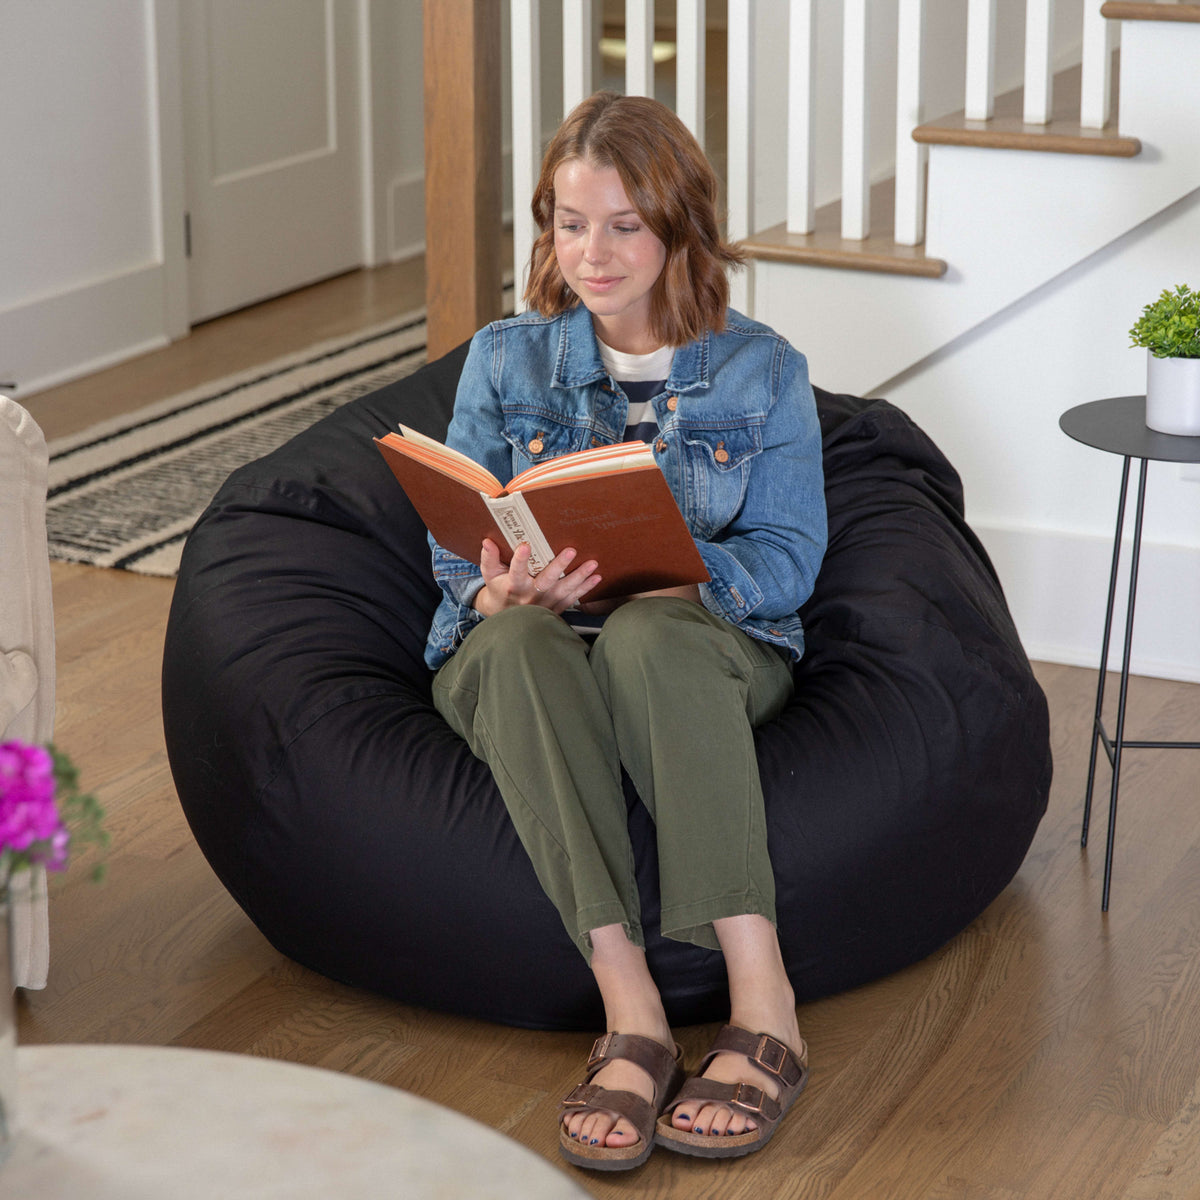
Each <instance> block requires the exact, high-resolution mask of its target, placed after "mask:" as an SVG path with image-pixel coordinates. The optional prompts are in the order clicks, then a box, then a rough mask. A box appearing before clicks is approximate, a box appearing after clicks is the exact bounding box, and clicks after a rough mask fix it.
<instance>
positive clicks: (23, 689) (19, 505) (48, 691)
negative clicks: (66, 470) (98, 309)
mask: <svg viewBox="0 0 1200 1200" xmlns="http://www.w3.org/2000/svg"><path fill="white" fill-rule="evenodd" d="M46 469H47V454H46V439H45V438H44V437H43V436H42V431H41V430H40V429H39V428H38V426H37V424H36V422H35V421H34V420H33V418H32V417H31V416H30V415H29V413H27V412H26V411H25V409H23V408H22V407H21V406H20V405H19V404H17V403H16V401H15V400H11V399H9V398H8V397H7V396H0V741H11V740H13V739H18V738H19V739H20V740H22V741H26V742H39V743H44V742H48V741H50V739H51V737H52V736H53V733H54V607H53V601H52V597H51V593H50V558H49V554H48V553H47V550H46ZM9 900H10V909H11V918H10V919H11V933H12V939H13V981H14V983H15V984H16V986H18V987H25V988H42V987H45V986H46V972H47V969H48V967H49V958H50V938H49V922H48V912H47V900H46V878H45V872H44V871H43V870H41V869H40V868H38V869H36V870H34V871H23V872H20V873H19V874H18V875H17V876H15V877H14V879H13V880H12V881H11V883H10V887H9Z"/></svg>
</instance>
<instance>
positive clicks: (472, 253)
mask: <svg viewBox="0 0 1200 1200" xmlns="http://www.w3.org/2000/svg"><path fill="white" fill-rule="evenodd" d="M424 60H425V61H424V69H425V297H426V306H427V308H428V322H429V327H428V337H427V341H428V356H429V359H430V361H432V360H433V359H435V358H439V357H441V355H443V354H445V353H446V352H447V351H448V350H452V349H454V347H455V346H457V345H458V344H459V343H460V342H463V341H466V339H467V338H469V337H470V336H471V335H472V334H473V333H475V331H476V330H478V329H480V328H482V327H483V326H484V325H486V324H487V323H488V322H489V321H492V320H494V319H495V318H497V317H499V316H500V315H501V311H502V310H501V273H500V236H501V188H500V5H499V4H497V3H495V0H426V2H425V5H424Z"/></svg>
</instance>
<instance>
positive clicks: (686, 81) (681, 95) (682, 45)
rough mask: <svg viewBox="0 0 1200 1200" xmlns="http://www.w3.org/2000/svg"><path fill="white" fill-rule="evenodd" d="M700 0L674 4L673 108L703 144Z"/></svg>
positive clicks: (702, 70) (701, 9)
mask: <svg viewBox="0 0 1200 1200" xmlns="http://www.w3.org/2000/svg"><path fill="white" fill-rule="evenodd" d="M704 70H705V45H704V0H677V3H676V5H675V111H676V112H677V113H678V114H679V119H680V120H681V121H682V122H683V123H684V124H685V125H686V126H687V127H688V129H690V130H691V131H692V134H693V136H694V137H695V139H696V141H698V142H699V143H700V145H701V147H703V145H704Z"/></svg>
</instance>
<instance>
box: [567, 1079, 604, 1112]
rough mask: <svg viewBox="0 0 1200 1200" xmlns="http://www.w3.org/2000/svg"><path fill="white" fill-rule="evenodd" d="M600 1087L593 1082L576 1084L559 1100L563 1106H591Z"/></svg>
mask: <svg viewBox="0 0 1200 1200" xmlns="http://www.w3.org/2000/svg"><path fill="white" fill-rule="evenodd" d="M600 1090H601V1089H600V1088H598V1087H597V1086H596V1085H595V1084H594V1083H579V1084H576V1085H575V1086H574V1087H573V1088H572V1089H571V1090H570V1091H569V1092H568V1093H567V1094H566V1095H565V1096H564V1097H563V1098H562V1100H561V1102H560V1103H561V1104H562V1106H563V1107H564V1108H591V1107H592V1101H593V1100H594V1099H595V1098H596V1094H597V1093H598V1092H599V1091H600Z"/></svg>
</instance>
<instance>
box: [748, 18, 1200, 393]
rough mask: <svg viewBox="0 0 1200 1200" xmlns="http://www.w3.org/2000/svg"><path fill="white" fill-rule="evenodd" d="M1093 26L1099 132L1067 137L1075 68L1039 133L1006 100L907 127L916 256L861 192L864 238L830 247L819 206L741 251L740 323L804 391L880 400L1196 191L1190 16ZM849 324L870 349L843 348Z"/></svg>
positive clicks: (885, 208) (1074, 117) (1198, 89)
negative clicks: (745, 293)
mask: <svg viewBox="0 0 1200 1200" xmlns="http://www.w3.org/2000/svg"><path fill="white" fill-rule="evenodd" d="M1101 14H1102V15H1103V17H1104V18H1105V20H1107V21H1113V22H1119V23H1120V50H1119V52H1114V54H1113V60H1114V62H1115V63H1117V64H1118V66H1117V70H1116V73H1115V75H1116V78H1117V80H1118V86H1117V88H1116V95H1117V99H1114V101H1113V103H1112V107H1111V110H1110V113H1109V115H1108V120H1107V122H1106V124H1105V125H1104V127H1103V128H1100V129H1096V128H1089V127H1087V126H1085V125H1083V124H1082V123H1081V119H1080V111H1081V100H1080V87H1081V75H1082V72H1081V70H1080V68H1079V67H1075V68H1073V69H1070V70H1067V71H1065V72H1061V73H1059V74H1058V75H1056V76H1055V77H1054V88H1053V96H1054V108H1053V111H1052V113H1051V114H1050V119H1049V120H1048V121H1047V122H1046V123H1045V124H1032V123H1029V122H1028V121H1027V120H1025V119H1024V116H1023V113H1024V107H1025V90H1024V89H1023V88H1018V89H1016V90H1013V91H1010V92H1008V93H1006V94H1003V95H1001V96H999V97H997V98H996V100H995V104H994V112H993V115H992V116H991V117H990V118H988V119H984V120H977V119H971V118H970V117H968V116H967V114H966V112H965V111H962V112H958V113H955V114H953V115H951V116H947V117H945V118H942V119H939V120H935V121H930V122H927V123H921V124H918V125H917V126H916V127H915V128H914V129H913V131H912V137H913V140H914V141H915V142H917V143H918V144H920V145H923V146H926V147H928V154H929V159H928V175H927V183H926V188H927V195H928V209H927V213H926V218H925V237H924V241H923V243H921V244H918V245H913V246H909V245H901V244H899V243H898V242H896V240H895V238H894V236H893V234H892V232H891V230H890V228H889V220H890V217H889V214H890V212H891V210H892V207H893V200H892V192H893V187H894V184H893V181H892V180H886V181H883V182H880V183H877V184H875V185H874V186H873V187H872V189H871V202H870V211H871V213H872V214H873V215H875V220H874V221H873V223H872V227H871V229H870V231H869V234H868V236H867V237H866V238H864V239H854V238H847V237H845V236H843V234H842V230H841V204H840V202H834V203H832V204H830V205H827V206H825V207H824V208H823V209H819V210H818V211H817V212H816V214H815V221H814V228H813V231H812V232H810V233H795V232H789V230H788V228H787V225H786V223H781V224H777V225H775V226H773V227H771V228H768V229H765V230H762V231H760V232H756V233H754V234H752V235H751V236H750V237H749V238H748V239H747V240H746V244H747V246H748V248H749V249H750V251H751V254H752V255H753V256H754V258H755V260H756V268H755V271H754V276H755V277H754V280H753V283H752V286H751V288H750V296H751V307H752V308H753V311H754V314H755V315H756V316H757V317H759V318H760V319H762V320H765V321H767V322H768V323H769V324H772V325H775V326H776V327H777V328H779V329H780V330H781V331H782V332H784V333H786V334H788V336H790V337H791V338H792V339H793V340H794V341H795V342H796V344H797V345H799V346H801V347H803V348H804V349H805V351H806V353H807V354H808V355H809V358H810V363H811V364H812V367H813V374H814V377H815V378H817V379H823V380H831V381H836V386H837V388H838V389H839V390H844V391H850V392H860V393H864V392H873V391H879V390H880V389H884V390H886V389H887V387H888V384H889V382H890V381H891V380H893V379H895V378H896V377H897V376H899V375H900V374H901V373H903V372H905V371H908V370H910V369H911V368H913V367H914V365H916V364H918V363H920V362H922V361H923V360H925V359H927V358H928V357H929V356H931V355H934V354H935V353H939V352H942V353H944V352H945V351H946V350H947V348H949V347H952V346H953V344H954V343H955V342H956V340H957V339H959V338H962V337H963V336H964V335H966V334H967V333H969V331H971V330H972V329H975V328H977V327H978V326H980V325H981V324H982V323H983V322H985V321H988V320H989V319H991V318H994V317H995V316H996V315H997V314H999V313H1002V312H1003V311H1004V310H1005V309H1006V308H1008V307H1009V306H1011V305H1013V304H1015V303H1016V302H1018V301H1020V300H1021V299H1022V298H1023V297H1026V296H1029V295H1030V294H1032V293H1034V292H1035V291H1036V290H1037V289H1038V288H1040V287H1042V286H1043V285H1045V284H1046V283H1048V282H1049V281H1051V280H1053V279H1055V278H1057V277H1058V276H1060V275H1061V274H1062V273H1063V272H1065V271H1067V270H1068V269H1070V268H1072V267H1073V266H1075V265H1076V264H1079V263H1082V262H1084V261H1085V260H1087V259H1088V258H1089V256H1091V255H1094V254H1096V253H1097V252H1099V251H1101V250H1102V249H1103V248H1104V247H1106V246H1108V245H1110V244H1111V243H1113V242H1114V241H1115V240H1116V239H1118V238H1120V237H1122V236H1123V235H1125V234H1127V233H1128V232H1129V231H1131V230H1134V229H1136V228H1137V227H1138V226H1140V225H1141V224H1142V223H1143V222H1145V221H1147V220H1148V219H1150V218H1151V217H1153V216H1155V215H1156V214H1158V213H1160V212H1162V211H1163V210H1164V209H1166V208H1168V207H1169V206H1170V205H1172V204H1173V203H1175V202H1176V201H1179V200H1180V199H1181V198H1183V197H1186V196H1188V195H1189V194H1191V193H1193V192H1195V191H1196V189H1198V188H1200V4H1173V3H1117V2H1109V3H1105V4H1103V5H1102V7H1101ZM1118 104H1119V111H1118ZM1189 265H1190V267H1191V270H1192V275H1193V276H1194V275H1195V274H1196V267H1197V265H1198V264H1197V263H1196V259H1195V256H1194V255H1193V257H1192V259H1191V262H1190V264H1189V263H1188V262H1187V258H1186V255H1184V256H1181V263H1180V267H1181V270H1185V269H1186V267H1187V266H1189ZM814 268H815V270H814ZM864 271H868V272H872V273H873V276H874V277H873V278H872V279H871V281H870V282H866V281H865V280H864V278H863V276H862V272H864ZM1183 278H1184V277H1182V276H1181V280H1180V281H1182V279H1183ZM1152 298H1153V297H1152V296H1147V297H1144V298H1139V305H1140V303H1144V302H1145V301H1148V300H1149V299H1152ZM1137 311H1138V308H1137V307H1134V308H1133V309H1132V310H1131V311H1130V321H1129V323H1130V324H1131V323H1132V319H1133V317H1135V316H1136V314H1137ZM849 313H853V314H854V315H853V326H854V327H855V328H856V329H864V328H869V329H871V330H873V331H875V334H874V336H872V337H871V338H869V339H862V338H859V337H855V338H853V339H847V337H846V329H847V316H848V314H849Z"/></svg>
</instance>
